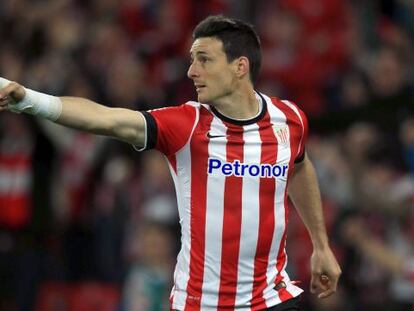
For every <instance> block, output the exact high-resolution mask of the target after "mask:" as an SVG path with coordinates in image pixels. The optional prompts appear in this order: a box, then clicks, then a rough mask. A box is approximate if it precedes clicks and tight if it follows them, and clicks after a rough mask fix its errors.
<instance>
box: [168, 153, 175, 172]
mask: <svg viewBox="0 0 414 311" xmlns="http://www.w3.org/2000/svg"><path fill="white" fill-rule="evenodd" d="M167 160H168V163H170V165H171V167H172V169H173V170H174V173H175V174H177V158H176V157H175V154H173V155H170V156H167Z"/></svg>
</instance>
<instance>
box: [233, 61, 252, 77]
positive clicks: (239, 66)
mask: <svg viewBox="0 0 414 311" xmlns="http://www.w3.org/2000/svg"><path fill="white" fill-rule="evenodd" d="M235 61H236V75H237V76H238V77H239V78H243V77H245V76H248V75H249V72H250V63H249V59H248V58H247V57H246V56H240V57H239V58H237V59H236V60H235Z"/></svg>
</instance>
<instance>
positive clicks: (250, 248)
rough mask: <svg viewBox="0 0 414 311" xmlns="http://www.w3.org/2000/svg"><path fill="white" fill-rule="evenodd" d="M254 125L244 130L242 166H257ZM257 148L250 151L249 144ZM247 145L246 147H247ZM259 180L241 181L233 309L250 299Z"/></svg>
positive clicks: (258, 178) (257, 127) (257, 156)
mask: <svg viewBox="0 0 414 311" xmlns="http://www.w3.org/2000/svg"><path fill="white" fill-rule="evenodd" d="M258 129H259V126H258V125H257V123H254V124H250V125H246V126H244V133H243V139H244V141H245V144H244V163H255V164H257V163H260V161H261V153H260V152H258V150H260V148H261V138H260V134H259V131H258ZM253 142H254V143H257V147H255V148H252V145H251V144H252V143H253ZM249 143H250V144H249ZM259 188H260V177H259V176H257V177H250V178H245V179H243V188H242V192H243V193H242V204H243V205H242V223H241V235H240V251H239V263H238V281H237V293H236V305H248V304H249V302H250V300H251V298H252V291H253V282H252V280H254V267H255V266H254V263H255V255H256V246H257V239H258V235H259V231H258V230H252V228H259V206H260V196H259Z"/></svg>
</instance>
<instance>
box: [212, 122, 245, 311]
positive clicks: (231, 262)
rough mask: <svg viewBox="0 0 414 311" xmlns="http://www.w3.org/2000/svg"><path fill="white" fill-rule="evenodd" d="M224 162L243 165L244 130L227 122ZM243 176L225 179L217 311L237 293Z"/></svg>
mask: <svg viewBox="0 0 414 311" xmlns="http://www.w3.org/2000/svg"><path fill="white" fill-rule="evenodd" d="M226 126H227V127H228V129H227V135H228V136H227V146H226V153H227V162H229V163H231V162H234V161H235V160H239V161H240V162H243V159H244V150H243V147H244V141H243V128H242V127H240V126H237V127H236V126H234V125H232V124H228V123H226ZM242 186H243V177H240V176H239V177H238V176H234V175H233V176H228V177H226V181H225V185H224V204H223V205H224V214H223V233H222V251H221V271H220V290H219V300H218V305H219V306H222V307H219V308H218V310H228V307H234V304H235V300H236V292H237V270H238V261H239V250H240V234H241V221H242V219H241V217H242Z"/></svg>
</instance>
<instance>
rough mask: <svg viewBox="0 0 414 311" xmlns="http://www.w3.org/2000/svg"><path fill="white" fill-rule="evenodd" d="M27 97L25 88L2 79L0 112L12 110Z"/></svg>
mask: <svg viewBox="0 0 414 311" xmlns="http://www.w3.org/2000/svg"><path fill="white" fill-rule="evenodd" d="M25 95H26V91H25V89H24V87H23V86H21V85H20V84H18V83H16V82H11V81H9V80H6V79H3V78H1V77H0V111H4V110H10V107H11V106H13V105H15V104H17V103H18V102H20V101H21V100H22V99H23V98H24V96H25Z"/></svg>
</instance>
